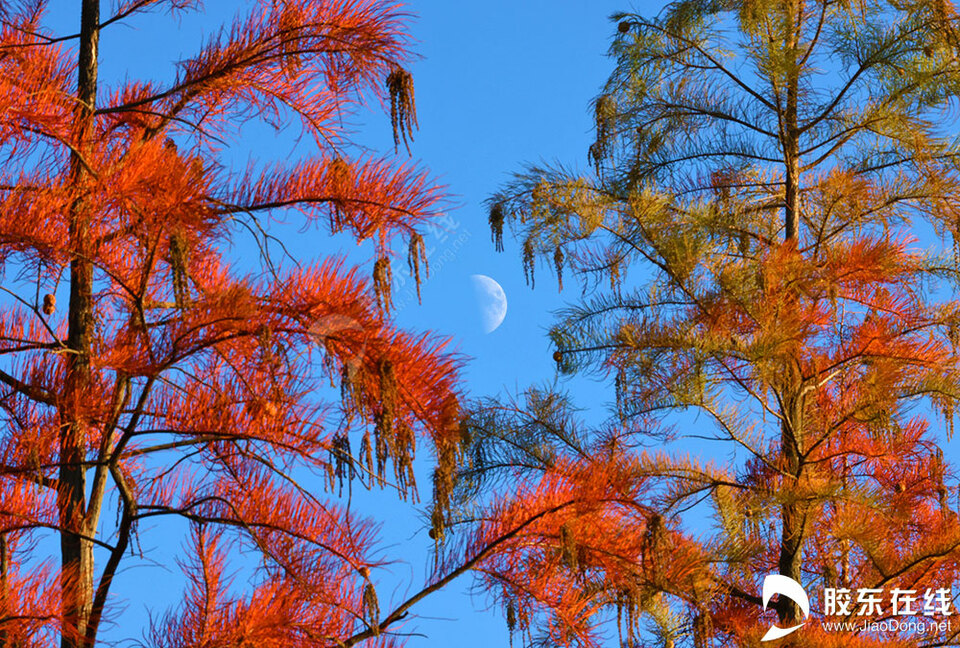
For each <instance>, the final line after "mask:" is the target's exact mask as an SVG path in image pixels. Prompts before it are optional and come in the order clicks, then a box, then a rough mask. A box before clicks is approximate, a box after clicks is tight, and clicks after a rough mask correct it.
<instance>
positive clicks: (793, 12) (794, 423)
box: [777, 0, 808, 625]
mask: <svg viewBox="0 0 960 648" xmlns="http://www.w3.org/2000/svg"><path fill="white" fill-rule="evenodd" d="M799 12H800V8H799V6H798V3H797V1H796V0H791V2H790V3H789V4H788V5H787V7H786V15H785V17H784V32H785V37H786V42H785V43H784V47H785V48H786V49H787V59H788V62H789V63H788V64H789V65H791V66H792V67H791V68H789V69H788V71H787V74H786V88H785V91H786V98H785V99H786V105H785V106H784V114H783V122H782V129H783V130H782V138H783V159H784V242H785V243H786V244H787V245H797V241H798V238H799V235H800V129H799V123H798V116H797V103H798V100H799V96H798V95H799V86H800V84H799V70H798V62H799V35H800V25H801V24H802V20H803V18H802V16H800V15H799ZM799 371H800V368H799V366H795V367H785V368H784V373H785V374H786V375H789V376H790V378H787V377H786V375H785V377H784V378H785V379H784V384H783V389H782V393H781V400H782V405H783V411H782V412H781V414H782V416H783V421H782V423H781V427H780V452H781V460H782V461H781V464H780V465H781V469H782V470H783V471H784V472H785V473H786V474H787V477H786V479H785V483H784V488H786V489H793V488H795V487H796V486H797V484H798V482H799V480H800V477H801V475H802V473H803V457H802V431H803V403H802V402H801V398H802V397H801V396H800V395H799V392H800V389H801V387H802V376H800V375H799ZM807 512H808V511H807V508H806V506H804V504H803V503H802V502H796V501H787V502H785V503H784V504H783V505H782V506H781V516H782V523H783V528H782V535H781V540H780V560H779V565H778V567H779V571H780V574H781V575H783V576H788V577H790V578H792V579H793V580H795V581H797V582H801V567H802V564H803V543H804V532H805V527H806V518H807ZM777 614H778V616H779V618H780V621H781V623H782V624H784V625H795V624H797V623H799V622H800V621H801V613H800V608H799V606H798V605H797V604H796V603H795V602H794V601H792V600H790V599H789V598H786V597H781V598H780V600H779V601H778V603H777Z"/></svg>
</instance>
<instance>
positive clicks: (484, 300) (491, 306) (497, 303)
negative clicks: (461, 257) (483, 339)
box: [470, 275, 507, 333]
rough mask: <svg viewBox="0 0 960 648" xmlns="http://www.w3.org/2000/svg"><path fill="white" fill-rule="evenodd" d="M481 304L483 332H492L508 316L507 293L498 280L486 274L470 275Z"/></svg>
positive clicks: (478, 301)
mask: <svg viewBox="0 0 960 648" xmlns="http://www.w3.org/2000/svg"><path fill="white" fill-rule="evenodd" d="M470 280H471V281H472V282H473V291H474V293H475V294H476V299H477V303H478V304H479V305H480V313H481V318H482V320H483V332H484V333H492V332H493V331H495V330H496V329H497V327H498V326H500V324H502V323H503V318H505V317H506V316H507V295H506V294H505V293H504V292H503V288H501V287H500V284H498V283H497V282H496V281H494V280H493V279H491V278H490V277H488V276H486V275H470Z"/></svg>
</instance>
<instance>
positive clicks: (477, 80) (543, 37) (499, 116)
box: [47, 0, 659, 647]
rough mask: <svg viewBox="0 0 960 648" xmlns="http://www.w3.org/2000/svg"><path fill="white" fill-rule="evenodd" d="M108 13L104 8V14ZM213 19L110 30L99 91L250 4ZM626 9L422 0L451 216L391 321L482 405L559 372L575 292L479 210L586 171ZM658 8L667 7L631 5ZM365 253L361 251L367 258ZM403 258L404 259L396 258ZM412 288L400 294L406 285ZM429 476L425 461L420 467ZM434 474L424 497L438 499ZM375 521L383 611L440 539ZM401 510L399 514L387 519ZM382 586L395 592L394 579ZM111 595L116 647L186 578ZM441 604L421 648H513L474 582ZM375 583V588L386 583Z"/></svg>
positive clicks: (131, 579)
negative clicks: (416, 285) (522, 188)
mask: <svg viewBox="0 0 960 648" xmlns="http://www.w3.org/2000/svg"><path fill="white" fill-rule="evenodd" d="M50 4H51V13H50V14H49V15H48V20H47V23H48V24H49V25H50V26H51V28H52V29H53V30H54V31H55V33H61V34H65V33H74V32H76V31H77V25H78V17H77V15H76V12H77V8H76V7H77V5H78V3H76V2H72V3H66V2H51V3H50ZM112 4H113V3H108V2H104V3H103V5H104V9H103V10H104V12H105V13H106V12H107V11H108V10H109V5H112ZM206 4H207V11H206V14H205V15H203V14H201V15H197V16H187V17H181V18H178V19H177V20H170V19H169V18H168V17H166V16H165V15H162V14H152V15H149V16H146V17H140V18H138V19H134V20H131V21H128V22H127V23H126V24H123V25H117V26H114V27H111V28H109V29H108V30H107V31H105V32H104V34H103V36H102V42H101V61H102V66H101V83H102V85H101V90H106V89H108V88H110V87H112V86H115V85H116V83H117V82H118V81H119V80H121V79H124V78H131V79H132V78H149V79H153V80H156V81H159V82H162V81H163V80H168V79H170V78H172V72H173V63H174V62H175V61H177V60H179V59H181V58H184V57H188V56H190V55H191V54H192V53H193V52H194V51H195V50H196V47H197V46H198V45H199V43H200V42H201V40H202V36H203V35H205V34H206V35H209V34H210V33H212V32H213V31H214V30H215V27H216V26H217V25H219V24H222V23H223V22H224V21H225V20H227V19H229V18H230V17H231V16H232V15H234V13H235V12H237V11H242V10H243V8H244V7H248V6H250V4H251V3H250V2H249V1H237V2H227V1H225V0H208V2H207V3H206ZM630 8H631V7H630V5H629V3H628V2H627V1H626V0H616V1H612V0H593V1H588V0H549V1H548V0H493V1H488V2H459V1H451V0H414V1H413V2H412V3H410V4H409V9H410V10H411V11H412V12H413V13H414V14H416V16H417V17H416V18H415V20H414V22H413V23H412V34H413V36H414V38H415V39H416V41H417V43H416V44H415V46H414V49H415V50H416V51H417V52H418V53H419V54H420V55H421V56H422V58H421V59H420V60H418V61H417V62H416V63H415V64H414V65H413V70H412V71H413V73H414V79H415V83H416V98H417V108H418V116H419V121H420V125H421V130H420V132H419V133H417V134H416V142H415V143H414V145H413V147H412V150H413V155H414V157H415V158H417V159H418V160H421V161H422V163H423V164H424V165H425V166H427V167H428V168H430V169H431V170H432V172H433V174H434V175H435V176H436V177H437V178H438V179H439V180H440V181H441V182H442V183H443V184H445V185H446V186H447V187H448V190H449V192H450V198H451V201H452V203H453V205H455V208H452V209H450V210H449V213H448V218H447V220H446V223H447V225H448V227H449V228H450V231H449V232H448V233H445V234H444V233H442V232H437V233H435V234H434V235H433V236H432V237H428V240H427V246H428V248H430V249H431V250H432V254H431V257H430V263H431V269H432V274H431V278H430V280H429V281H428V283H427V284H426V286H425V287H424V292H423V304H422V305H417V303H416V301H415V300H414V301H409V300H404V299H403V298H402V296H401V298H400V299H399V300H398V301H399V302H400V308H399V311H398V313H397V319H398V321H399V322H400V324H401V325H403V326H405V327H409V328H412V329H419V330H422V329H433V330H435V331H438V332H440V333H442V334H446V335H450V336H452V337H453V339H454V344H455V346H456V348H457V349H458V350H459V351H460V352H462V353H463V354H465V355H467V356H469V357H470V361H469V364H468V365H467V368H466V378H467V384H466V387H467V389H468V391H469V392H470V393H471V395H473V396H483V395H491V394H494V393H497V392H502V391H504V390H509V391H514V390H517V389H522V388H524V387H526V386H528V385H530V384H531V383H537V382H542V381H548V380H551V379H552V378H553V376H554V363H553V361H552V359H551V353H552V348H551V347H550V344H549V343H548V341H547V339H546V336H545V329H546V327H547V326H548V325H549V324H550V323H551V321H552V316H551V314H550V313H551V310H552V309H555V308H557V307H559V306H561V305H562V304H563V302H564V300H574V299H576V297H577V296H578V293H577V291H576V288H575V287H573V286H574V284H573V283H572V282H571V286H570V287H568V288H567V289H566V291H565V292H564V294H562V295H560V294H558V293H557V289H556V284H555V282H553V281H552V280H551V278H550V277H549V276H548V272H547V270H546V269H545V268H544V269H543V271H542V272H541V273H540V275H539V278H540V281H539V282H538V288H537V289H536V291H531V290H530V289H529V288H528V287H527V286H526V285H525V284H524V278H523V272H522V270H521V264H520V255H519V252H518V249H517V246H516V245H515V244H514V243H513V241H510V240H509V239H508V240H507V246H506V247H507V249H506V251H505V252H504V253H502V254H497V253H495V252H494V249H493V245H492V244H491V242H490V234H489V230H488V228H487V224H486V210H485V207H484V205H483V201H484V200H485V199H486V198H487V197H488V196H489V195H490V194H491V193H492V192H493V191H495V190H496V188H497V187H498V185H499V184H500V183H502V182H503V181H504V180H505V179H506V178H507V177H508V174H509V173H510V172H512V171H516V170H519V169H520V167H521V164H522V163H523V162H525V161H529V162H535V161H539V160H541V159H545V160H560V161H563V162H564V163H568V164H569V163H577V164H584V165H585V164H586V151H587V147H588V145H589V144H590V142H591V129H592V126H591V124H592V119H591V112H590V106H589V102H590V100H591V99H592V98H593V97H594V96H595V95H596V93H597V92H598V90H599V88H600V87H601V85H602V84H603V82H604V80H605V78H606V76H607V74H608V73H609V71H610V69H611V63H610V61H609V60H608V59H607V58H606V57H605V53H606V50H607V45H608V42H609V39H610V37H611V35H612V33H613V31H614V29H615V25H613V24H612V23H610V22H609V20H608V16H609V15H610V14H611V13H613V12H614V11H617V10H625V9H630ZM634 8H636V9H639V10H641V11H644V12H648V13H655V12H656V11H658V10H659V3H648V4H645V5H640V6H638V7H634ZM354 122H355V124H356V129H357V130H356V134H357V138H356V139H357V140H358V141H360V142H361V143H363V144H364V145H366V146H370V147H371V148H375V149H378V150H381V151H387V150H389V149H391V148H392V136H391V131H390V125H389V117H388V116H385V115H383V114H382V113H376V114H374V113H370V114H363V115H360V116H358V118H357V119H356V120H354ZM294 135H295V133H293V132H288V133H285V134H282V136H281V137H279V138H278V137H277V136H276V134H274V133H272V132H267V131H263V130H257V129H251V130H250V131H249V133H245V136H244V138H243V140H242V141H240V142H236V143H235V147H234V152H233V153H232V154H231V155H232V156H233V157H232V159H233V160H234V162H236V163H237V164H238V165H240V166H242V165H244V164H245V162H246V160H247V159H248V156H255V157H257V158H268V159H283V158H285V157H287V156H288V155H290V154H291V153H292V152H294V151H296V152H297V153H303V152H304V148H303V144H301V145H300V147H299V148H297V149H295V147H294V144H293V140H292V137H293V136H294ZM287 242H288V243H289V244H290V245H291V249H292V250H293V252H294V253H295V254H298V255H300V256H301V258H309V257H310V256H311V255H314V256H319V255H323V254H329V253H335V252H338V251H339V250H338V247H339V245H340V244H341V243H344V242H345V240H342V239H330V237H327V236H325V235H322V234H320V233H317V232H316V231H311V232H310V233H309V234H308V235H306V236H297V237H292V239H291V240H288V241H287ZM233 253H234V254H235V255H236V258H237V259H238V262H239V260H240V259H241V258H242V257H249V256H250V255H251V248H250V247H248V244H246V243H244V242H243V240H241V239H238V241H237V244H236V247H235V249H234V251H233ZM367 253H369V251H361V252H360V253H359V255H358V253H357V252H352V257H355V258H357V259H358V261H362V262H365V263H368V267H369V261H370V260H369V258H368V257H366V256H364V255H365V254H367ZM400 258H401V260H402V258H403V257H400ZM475 273H479V274H486V275H489V276H491V277H493V278H494V279H496V280H497V281H498V282H499V283H500V284H502V286H503V288H504V289H505V291H506V294H507V299H508V302H509V311H508V314H507V317H506V320H505V321H504V323H503V324H502V325H501V326H500V328H499V329H497V330H496V331H494V332H493V333H491V334H489V335H483V333H482V331H481V330H480V326H479V323H478V317H479V315H478V313H477V309H476V305H475V303H474V298H473V294H472V291H471V288H470V282H469V277H470V275H471V274H475ZM401 293H402V291H401ZM578 392H580V393H581V395H582V401H581V404H582V405H584V406H597V407H602V405H603V401H605V400H608V399H609V398H610V397H611V395H610V391H609V390H607V389H600V388H599V385H589V384H586V383H584V384H582V385H579V386H578ZM424 468H425V467H424ZM426 475H427V473H426V472H424V474H423V476H422V478H421V479H420V483H421V484H423V485H424V486H423V487H422V490H423V491H424V492H423V493H422V496H423V497H425V498H429V488H428V486H426V485H428V484H429V480H428V479H427V478H426ZM377 502H380V503H387V502H388V500H387V499H386V498H383V497H373V498H370V499H369V500H367V499H359V500H356V503H358V505H364V504H374V505H375V504H376V503H377ZM389 503H390V504H393V502H392V501H389ZM377 508H378V510H371V511H369V513H370V514H371V515H372V516H373V517H376V518H377V519H382V520H383V522H384V530H383V535H384V544H385V554H386V555H391V556H397V555H402V556H404V558H405V560H406V562H405V563H403V564H398V565H396V566H395V568H394V569H393V573H394V575H395V577H396V580H397V583H396V584H394V585H390V586H389V587H387V589H386V591H384V590H381V591H382V592H383V593H381V607H383V608H386V607H387V606H386V601H385V598H387V597H389V596H390V594H389V593H388V592H390V590H391V589H392V587H394V586H396V587H397V588H398V589H396V590H395V592H394V596H395V597H396V599H402V598H404V594H407V593H410V592H412V591H416V589H417V588H419V586H420V584H421V583H422V582H423V577H424V575H425V572H426V568H427V562H426V555H427V554H426V548H427V547H428V546H429V543H430V541H429V540H428V539H427V537H426V533H425V532H424V528H423V520H422V519H421V518H419V517H417V516H416V511H414V510H413V509H412V508H411V507H407V506H399V507H398V506H396V505H391V506H378V507H377ZM391 515H394V516H396V517H395V518H393V519H391V517H390V516H391ZM181 530H182V529H177V528H169V527H165V528H162V529H159V528H158V529H154V530H153V531H151V532H148V533H144V535H143V538H142V539H143V548H144V550H145V551H151V550H154V554H153V556H154V558H155V559H156V560H158V561H160V562H161V563H163V562H168V564H170V563H169V561H170V559H171V558H172V556H173V555H175V553H176V550H177V548H178V547H179V544H180V537H179V536H178V532H179V531H181ZM384 584H385V586H386V585H387V584H386V583H384ZM116 585H117V588H116V593H117V595H118V596H119V597H121V598H122V599H125V600H126V602H127V608H126V612H125V613H123V614H122V615H119V616H116V617H114V620H115V621H116V622H117V627H115V628H112V629H110V630H109V631H108V632H107V633H106V637H109V638H112V639H116V638H121V637H123V638H133V639H136V638H139V636H140V632H141V631H140V629H138V626H140V625H141V624H143V623H144V622H145V620H146V618H147V616H146V610H147V609H148V608H149V609H150V610H151V612H152V613H153V614H154V615H156V614H159V613H162V612H163V611H164V609H163V606H164V605H165V604H168V603H175V602H177V601H178V600H179V590H178V585H179V579H178V578H177V577H176V576H175V574H173V573H171V572H170V571H169V570H165V569H162V568H159V567H156V566H154V567H150V566H146V565H141V566H137V567H135V568H130V569H127V570H125V571H124V572H123V573H122V574H121V576H120V577H119V578H118V580H117V582H116ZM458 585H459V586H458V587H454V588H453V589H451V590H450V591H448V592H444V593H441V594H438V595H436V597H435V598H434V599H433V600H430V601H427V602H426V603H425V604H423V605H422V606H421V607H419V608H417V609H416V610H415V611H416V612H417V613H419V614H421V615H422V617H421V618H420V619H419V620H417V621H415V622H412V623H410V624H409V625H408V626H407V628H406V630H408V631H416V632H419V633H422V634H423V635H425V638H419V637H415V638H413V639H411V641H410V645H411V646H426V645H447V644H448V643H449V642H456V644H457V645H460V646H464V647H470V646H489V645H503V646H506V645H507V644H508V637H507V632H506V628H505V623H504V621H503V620H502V616H501V615H500V613H499V612H497V611H494V612H484V611H483V608H484V607H485V606H486V605H487V604H488V603H489V602H490V601H489V600H488V599H487V598H486V597H485V596H484V595H482V594H481V595H479V596H476V597H473V598H472V599H471V598H470V597H468V595H467V594H466V593H465V592H466V591H467V589H468V587H469V585H470V582H469V581H468V580H465V581H463V582H461V583H459V584H458ZM378 589H380V588H379V587H378Z"/></svg>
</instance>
